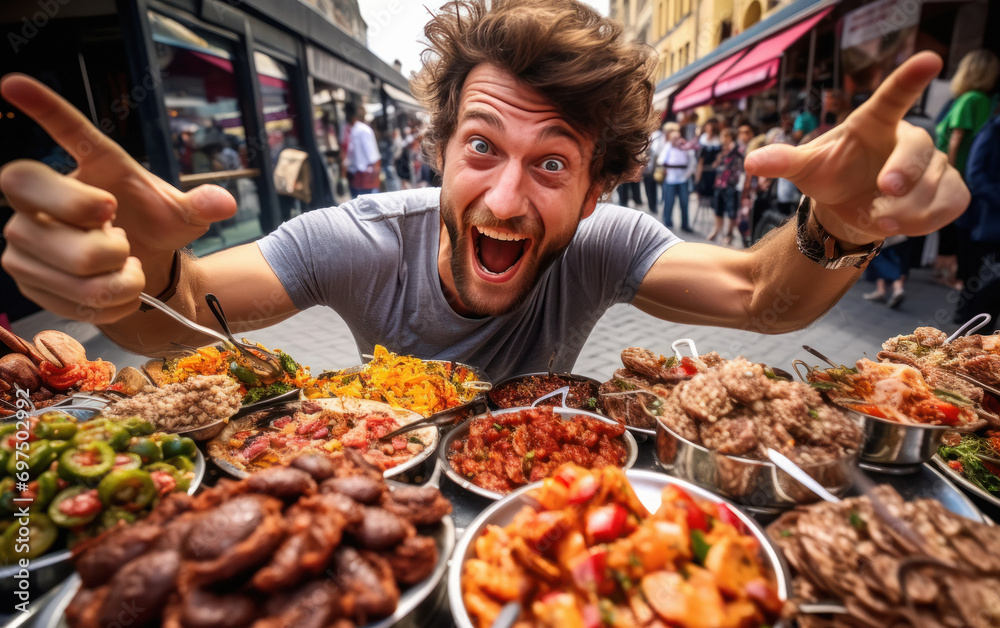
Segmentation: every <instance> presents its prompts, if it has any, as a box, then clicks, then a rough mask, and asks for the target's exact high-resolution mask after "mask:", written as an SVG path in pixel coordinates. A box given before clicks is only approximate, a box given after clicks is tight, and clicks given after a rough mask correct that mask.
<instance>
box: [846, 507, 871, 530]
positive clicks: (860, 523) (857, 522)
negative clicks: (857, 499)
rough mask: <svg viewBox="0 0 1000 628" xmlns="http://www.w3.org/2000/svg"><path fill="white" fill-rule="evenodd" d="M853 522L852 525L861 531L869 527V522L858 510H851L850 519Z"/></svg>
mask: <svg viewBox="0 0 1000 628" xmlns="http://www.w3.org/2000/svg"><path fill="white" fill-rule="evenodd" d="M848 520H849V521H850V522H851V526H852V527H854V529H855V530H858V531H859V532H864V531H865V530H866V529H867V528H868V524H867V523H865V520H864V519H862V518H861V515H859V514H858V512H857V511H856V510H852V511H851V516H850V517H849V519H848Z"/></svg>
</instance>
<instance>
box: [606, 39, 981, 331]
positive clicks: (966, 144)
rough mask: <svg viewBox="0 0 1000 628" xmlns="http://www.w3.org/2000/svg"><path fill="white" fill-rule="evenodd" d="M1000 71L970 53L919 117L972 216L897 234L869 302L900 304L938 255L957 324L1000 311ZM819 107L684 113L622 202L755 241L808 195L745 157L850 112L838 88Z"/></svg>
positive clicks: (662, 132) (821, 129)
mask: <svg viewBox="0 0 1000 628" xmlns="http://www.w3.org/2000/svg"><path fill="white" fill-rule="evenodd" d="M998 71H1000V64H998V60H997V57H996V55H994V54H993V53H992V52H990V51H987V50H983V49H979V50H974V51H972V52H969V53H968V54H966V55H965V57H964V58H963V59H962V61H961V63H960V64H959V68H958V70H957V71H956V73H955V76H954V78H953V79H952V81H951V85H950V87H951V91H952V94H953V99H952V100H951V101H950V102H948V103H947V104H946V105H945V107H944V108H943V109H942V110H941V112H940V113H939V114H938V117H937V120H935V121H933V122H932V121H931V120H930V119H926V120H925V122H926V124H921V123H920V122H921V121H920V120H919V119H914V120H913V121H914V123H915V124H917V126H920V127H922V128H924V129H925V130H926V131H927V132H928V133H930V135H931V138H932V139H933V141H934V142H935V145H936V147H937V148H938V149H939V150H941V151H942V152H944V153H946V154H947V155H948V161H949V163H950V164H951V165H952V166H954V167H955V168H956V169H957V170H958V172H960V173H961V174H962V177H963V179H964V180H965V181H966V183H967V185H968V186H969V188H970V191H971V193H972V197H973V200H972V203H971V205H970V209H969V211H968V212H967V213H966V214H965V215H963V217H961V218H960V219H959V220H956V221H955V222H954V223H952V224H950V225H948V226H947V227H945V228H944V229H941V230H940V231H939V232H936V234H935V235H934V236H933V237H932V239H931V240H930V241H929V242H928V241H927V240H926V239H925V238H924V237H907V236H902V235H899V236H893V237H890V238H888V239H887V240H886V242H885V243H884V244H883V247H882V250H881V252H880V254H879V255H878V256H877V257H876V258H875V259H874V260H872V263H871V264H870V265H869V267H868V269H867V271H866V275H865V278H866V279H867V280H868V281H870V282H872V283H873V285H874V288H873V289H872V290H871V291H869V292H866V293H865V294H864V295H863V296H864V298H865V299H866V300H868V301H871V302H873V303H884V304H886V305H888V307H890V308H897V307H899V306H900V304H901V303H902V302H903V301H904V299H905V297H906V291H905V283H906V278H907V275H908V274H909V273H910V271H911V269H912V268H913V267H915V266H920V265H921V264H922V263H923V262H922V260H925V261H927V260H934V261H933V265H934V268H935V270H936V273H937V276H938V278H939V281H940V282H941V283H944V284H945V285H947V286H948V287H950V288H953V289H954V290H955V292H956V293H957V294H958V299H957V304H956V307H955V315H954V319H955V322H956V323H958V322H964V321H965V320H968V319H969V318H971V317H972V316H974V315H975V314H977V313H979V312H989V313H997V312H1000V255H998V252H1000V182H998V179H1000V107H998V99H997V96H996V92H995V90H996V87H997V76H998ZM838 96H841V97H838ZM818 104H819V103H817V102H811V101H809V100H808V99H807V100H806V101H804V102H802V103H800V104H799V106H798V107H797V108H794V109H793V108H788V109H785V110H782V111H781V112H780V114H779V115H775V116H773V117H772V119H770V120H767V119H765V120H763V121H751V120H750V119H748V118H747V117H746V116H745V115H743V114H741V113H736V114H734V115H729V116H720V117H710V118H707V119H705V120H703V121H702V122H700V123H699V122H698V118H697V116H696V115H695V114H694V113H692V112H688V113H682V114H680V115H678V116H677V117H676V119H675V120H671V121H667V122H665V123H664V124H663V125H662V127H661V128H660V129H658V130H656V131H655V132H654V133H653V134H652V136H651V138H650V144H649V150H648V153H647V154H648V157H649V162H648V163H647V166H646V169H645V170H644V171H643V174H642V183H643V186H642V188H643V189H644V191H645V199H643V198H641V197H640V194H639V190H640V184H639V182H634V183H633V182H628V183H624V184H622V185H620V186H619V187H618V198H617V201H618V203H619V204H620V205H624V206H628V207H632V208H642V209H645V210H647V211H648V212H649V213H651V214H654V215H657V216H659V217H661V219H662V221H663V223H664V224H665V225H666V226H667V227H669V228H673V227H674V225H675V224H676V223H675V216H676V214H677V213H678V212H679V217H680V226H679V228H680V231H681V232H683V233H687V234H693V233H694V227H695V225H694V224H693V223H694V222H695V217H696V216H699V215H701V213H702V212H710V215H712V216H713V217H714V220H713V221H712V222H711V223H710V224H711V227H710V228H707V229H708V230H707V233H705V234H703V235H704V236H705V237H706V238H707V239H708V240H709V241H717V240H718V241H721V244H723V245H725V246H731V245H733V243H734V240H736V239H737V237H738V238H739V240H738V242H739V243H741V244H742V246H743V247H749V246H751V245H752V244H753V242H755V241H757V240H758V239H759V238H760V237H761V236H762V235H763V233H765V232H766V231H767V230H769V229H770V228H773V227H774V226H776V225H777V224H778V222H779V219H780V218H781V217H788V216H791V215H792V214H793V213H794V211H795V208H796V206H797V204H798V202H799V199H800V198H801V193H800V191H799V190H798V189H797V188H796V186H795V185H794V184H792V183H791V182H789V181H787V180H785V179H768V178H765V177H756V176H747V174H746V172H745V170H744V167H743V163H744V159H745V158H746V156H747V155H748V154H749V153H750V152H752V151H754V150H756V149H758V148H761V147H763V146H767V145H771V144H788V145H792V146H798V145H802V144H806V143H808V142H810V141H812V140H814V139H816V138H817V137H819V136H820V135H822V134H823V133H825V132H827V131H829V130H830V129H832V128H834V127H836V126H837V125H838V124H839V123H841V122H843V120H844V119H845V118H846V117H847V115H848V114H849V113H850V107H849V106H847V104H846V102H845V99H844V98H843V97H842V95H841V94H839V93H834V94H832V97H831V98H829V100H828V102H827V106H824V107H823V109H822V111H820V108H819V106H818ZM694 195H697V206H696V209H695V214H694V216H692V212H691V211H690V210H689V203H690V202H691V200H692V199H691V197H692V196H694ZM699 222H700V221H699ZM720 236H721V237H720ZM927 263H928V264H929V263H931V262H929V261H928V262H927ZM952 301H955V299H952Z"/></svg>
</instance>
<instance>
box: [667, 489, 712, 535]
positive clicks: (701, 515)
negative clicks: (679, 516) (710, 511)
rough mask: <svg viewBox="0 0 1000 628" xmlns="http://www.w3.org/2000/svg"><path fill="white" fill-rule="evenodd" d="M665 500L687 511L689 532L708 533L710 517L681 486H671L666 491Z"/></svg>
mask: <svg viewBox="0 0 1000 628" xmlns="http://www.w3.org/2000/svg"><path fill="white" fill-rule="evenodd" d="M664 499H669V500H670V501H674V502H677V505H678V506H680V507H681V508H683V509H684V510H685V511H687V524H688V529H689V530H701V531H702V532H708V515H706V514H705V511H704V510H702V509H701V507H700V506H698V503H697V502H696V501H694V498H693V497H691V496H690V495H689V494H688V492H687V491H685V490H684V489H682V488H681V487H679V486H674V485H671V486H670V487H669V488H668V489H667V491H664Z"/></svg>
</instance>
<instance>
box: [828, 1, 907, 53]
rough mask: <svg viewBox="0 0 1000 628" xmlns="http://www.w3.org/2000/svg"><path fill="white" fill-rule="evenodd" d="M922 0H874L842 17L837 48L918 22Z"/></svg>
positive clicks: (853, 45) (880, 35) (900, 29)
mask: <svg viewBox="0 0 1000 628" xmlns="http://www.w3.org/2000/svg"><path fill="white" fill-rule="evenodd" d="M921 4H922V0H877V1H876V2H872V3H870V4H866V5H864V6H862V7H861V8H858V9H855V10H854V11H851V12H850V13H848V14H847V15H845V16H844V29H843V35H842V36H841V40H840V46H841V48H853V47H855V46H861V45H863V44H865V43H866V42H869V41H871V40H874V39H881V38H883V37H886V36H888V35H889V34H891V33H895V32H897V31H902V30H905V29H907V28H909V27H911V26H916V25H917V24H919V23H920V9H921Z"/></svg>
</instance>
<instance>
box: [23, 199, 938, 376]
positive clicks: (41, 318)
mask: <svg viewBox="0 0 1000 628" xmlns="http://www.w3.org/2000/svg"><path fill="white" fill-rule="evenodd" d="M709 220H710V218H709V217H707V216H705V217H703V218H702V219H701V220H700V221H696V222H695V224H694V226H695V228H696V230H700V231H701V232H702V233H704V231H706V230H707V228H706V227H707V226H708V225H706V224H704V223H705V222H707V221H709ZM688 239H691V240H701V241H704V239H703V238H700V237H699V236H697V235H695V236H691V237H689V238H688ZM871 289H872V284H870V283H868V282H865V281H860V282H858V284H856V285H855V286H853V287H852V288H851V289H850V291H848V293H847V294H846V295H845V296H844V298H843V299H841V301H840V302H839V303H838V304H837V305H835V306H834V307H833V308H832V309H831V310H830V311H829V312H828V313H827V314H826V315H825V316H823V317H822V318H821V319H820V320H819V321H817V322H815V323H813V324H812V325H811V326H809V327H808V328H806V329H804V330H801V331H797V332H793V333H788V334H783V335H778V336H770V335H765V334H761V333H756V332H754V331H746V330H733V329H722V328H717V327H697V326H691V325H679V324H675V323H669V322H665V321H661V320H659V319H656V318H653V317H651V316H649V315H647V314H645V313H643V312H641V311H639V310H638V309H636V308H634V307H632V306H630V305H617V306H614V307H612V308H611V309H610V310H609V311H608V312H607V313H606V314H605V315H604V316H603V317H602V318H601V320H600V321H599V322H598V324H597V326H596V327H595V328H594V330H593V332H592V333H591V335H590V336H589V339H588V341H587V343H586V345H585V346H584V348H583V351H582V353H581V355H580V357H579V359H578V360H577V364H576V368H575V369H574V370H575V371H576V372H577V373H580V374H582V375H588V376H591V377H594V378H596V379H599V380H602V381H603V380H605V379H608V378H609V377H610V376H611V374H612V373H613V372H614V370H615V369H617V368H620V367H621V361H620V359H619V355H620V353H621V351H622V349H625V348H626V347H631V346H639V347H645V348H647V349H650V350H653V351H656V352H658V353H662V354H665V355H670V354H671V343H672V342H673V341H675V340H677V339H681V338H690V339H692V340H693V341H694V342H695V344H696V346H697V348H698V350H699V351H701V352H707V351H712V350H714V351H718V352H719V353H720V354H722V356H723V357H727V358H732V357H735V356H737V355H743V356H745V357H747V358H749V359H751V360H753V361H758V362H764V363H767V364H772V365H775V366H780V367H783V368H786V369H789V368H790V366H791V362H792V360H793V359H795V358H801V359H803V360H806V361H807V362H810V363H811V364H817V363H818V361H817V360H815V359H814V358H813V357H812V356H810V355H809V354H808V353H806V352H805V351H804V350H803V349H802V345H803V344H808V345H810V346H812V347H815V348H816V349H819V350H820V351H822V352H824V353H825V354H826V355H828V356H829V357H830V358H831V359H833V360H835V361H837V362H838V363H852V362H853V361H855V360H857V359H859V358H860V357H862V356H865V355H867V356H869V357H874V355H875V353H876V352H877V351H878V350H879V348H880V345H881V343H882V341H883V340H885V339H886V338H888V337H890V336H893V335H896V334H901V333H909V332H910V331H912V330H913V329H914V327H916V326H918V325H925V324H933V325H935V326H937V327H939V328H941V329H943V330H945V331H947V332H951V331H953V330H954V329H955V328H956V327H957V326H956V325H954V324H952V323H951V322H950V319H951V312H952V310H953V307H952V305H950V303H949V299H951V298H953V297H954V293H953V292H950V291H949V290H948V289H946V288H944V287H943V286H940V285H938V284H935V283H934V282H933V281H932V279H931V273H930V272H929V271H928V270H916V271H914V272H913V273H912V276H911V278H910V281H909V282H908V284H907V287H906V299H905V301H903V303H902V305H900V307H899V308H898V309H896V310H891V309H889V308H888V307H886V306H885V305H884V304H881V303H873V302H869V301H865V300H864V299H862V294H863V293H865V292H868V291H870V290H871ZM788 298H789V299H791V298H794V295H789V297H788ZM784 305H785V304H784V303H783V302H782V301H781V300H779V301H778V302H776V303H775V305H774V307H773V308H772V310H771V311H770V312H768V313H765V315H764V316H763V317H762V320H761V321H760V322H759V324H760V325H761V326H767V325H768V324H773V323H774V322H775V321H776V320H777V317H779V316H780V312H781V311H783V310H784ZM13 328H14V331H15V332H16V333H18V334H20V335H21V336H25V337H30V336H32V335H34V334H35V333H36V332H38V331H40V330H43V329H62V330H64V331H67V332H68V333H69V334H70V335H72V336H74V337H75V338H77V339H79V340H80V341H81V342H83V343H84V345H85V346H86V347H87V354H88V355H89V356H90V357H91V358H94V357H101V358H104V359H106V360H111V361H112V362H114V363H115V364H116V365H117V366H118V367H119V368H121V367H122V366H126V365H138V364H141V363H142V362H143V361H145V360H146V358H144V357H142V356H138V355H135V354H132V353H129V352H126V351H124V350H122V349H121V348H119V347H117V346H115V345H114V344H112V343H111V342H110V341H109V340H107V339H106V338H104V336H103V335H101V334H100V332H99V331H98V330H97V329H96V328H95V327H93V326H92V325H87V324H84V323H77V322H73V321H67V320H65V319H61V318H58V317H55V316H53V315H51V314H48V313H47V312H39V313H37V314H34V315H31V316H28V317H25V318H23V319H21V320H18V321H15V322H14V324H13ZM252 338H253V340H255V341H257V342H261V343H263V344H264V345H265V346H267V347H272V348H281V349H283V350H285V351H287V352H288V353H290V354H291V355H292V356H294V357H295V358H296V359H298V360H299V361H300V362H302V363H303V364H306V365H309V366H310V367H311V368H312V370H313V372H314V373H319V372H320V371H322V370H325V369H334V368H343V367H348V366H353V365H355V364H358V363H360V361H361V358H360V356H359V355H358V350H357V348H356V346H355V344H354V340H353V339H352V337H351V334H350V331H349V330H348V328H347V326H346V324H345V323H344V321H343V320H342V319H340V317H339V316H337V314H336V313H335V312H333V311H332V310H330V309H327V308H312V309H310V310H307V311H305V312H302V313H300V314H298V315H296V316H294V317H292V318H291V319H289V320H287V321H284V322H282V323H279V324H277V325H274V326H272V327H269V328H267V329H263V330H260V331H258V332H255V333H253V334H252Z"/></svg>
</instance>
